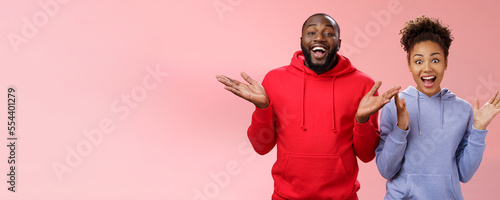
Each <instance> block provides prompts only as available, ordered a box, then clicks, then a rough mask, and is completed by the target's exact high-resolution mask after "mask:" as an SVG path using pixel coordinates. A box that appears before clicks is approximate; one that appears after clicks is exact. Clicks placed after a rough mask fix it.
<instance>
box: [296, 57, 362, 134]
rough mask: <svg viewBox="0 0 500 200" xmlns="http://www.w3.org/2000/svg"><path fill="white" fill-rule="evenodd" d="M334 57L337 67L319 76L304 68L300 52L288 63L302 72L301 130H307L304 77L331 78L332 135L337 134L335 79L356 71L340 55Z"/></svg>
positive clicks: (346, 59) (347, 60)
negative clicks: (336, 60)
mask: <svg viewBox="0 0 500 200" xmlns="http://www.w3.org/2000/svg"><path fill="white" fill-rule="evenodd" d="M336 57H337V59H338V62H337V65H335V66H334V67H333V68H332V69H330V70H328V71H327V72H325V73H322V74H320V75H318V74H316V72H314V71H312V70H311V69H309V68H308V67H307V66H305V64H304V62H305V58H304V53H302V51H297V52H295V54H293V57H292V61H291V62H290V65H291V66H293V67H294V68H295V69H297V70H298V71H301V72H302V125H301V127H302V130H304V131H305V130H307V128H306V127H305V122H304V119H305V84H306V77H307V78H331V79H332V131H333V132H334V133H337V129H336V127H335V98H334V93H335V89H334V88H335V78H337V77H339V76H342V75H345V74H349V73H351V72H354V71H356V70H357V69H356V68H355V67H354V66H352V64H351V61H350V60H349V59H348V58H346V57H344V56H342V55H340V54H339V53H337V54H336Z"/></svg>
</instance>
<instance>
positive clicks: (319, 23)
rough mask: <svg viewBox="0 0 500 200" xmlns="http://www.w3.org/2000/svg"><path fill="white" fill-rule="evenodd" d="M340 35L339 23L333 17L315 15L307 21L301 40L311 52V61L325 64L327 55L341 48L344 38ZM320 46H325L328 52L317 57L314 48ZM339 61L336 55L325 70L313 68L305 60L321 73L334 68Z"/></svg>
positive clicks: (305, 63) (306, 64)
mask: <svg viewBox="0 0 500 200" xmlns="http://www.w3.org/2000/svg"><path fill="white" fill-rule="evenodd" d="M339 35H340V32H339V29H338V26H337V23H336V22H335V21H334V20H333V19H331V18H329V17H327V16H324V15H315V16H312V17H310V18H309V19H308V20H307V21H306V24H305V27H304V28H303V29H302V37H300V42H301V44H302V45H303V46H304V47H305V48H306V50H307V51H308V52H310V53H311V61H312V62H313V63H314V64H324V63H325V62H326V57H327V55H328V54H336V53H337V51H338V49H339V48H340V44H341V42H342V39H340V37H339ZM318 46H319V47H323V48H325V49H326V52H325V53H324V54H323V55H322V56H320V57H315V56H314V52H312V49H313V48H314V47H318ZM337 61H338V60H337V56H336V55H335V56H334V58H333V60H332V61H331V62H330V64H329V65H328V68H326V69H325V70H323V71H315V70H314V69H311V68H310V67H309V64H308V63H307V62H305V61H304V65H305V66H306V67H308V68H309V69H311V70H313V71H314V72H316V74H318V75H319V74H322V73H325V72H327V71H329V70H330V69H332V68H333V67H334V66H335V65H336V64H337Z"/></svg>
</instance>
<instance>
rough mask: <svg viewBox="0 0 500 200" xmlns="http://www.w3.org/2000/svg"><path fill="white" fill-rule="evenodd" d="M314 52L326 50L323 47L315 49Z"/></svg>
mask: <svg viewBox="0 0 500 200" xmlns="http://www.w3.org/2000/svg"><path fill="white" fill-rule="evenodd" d="M312 50H313V51H326V49H325V48H323V47H314V48H313V49H312Z"/></svg>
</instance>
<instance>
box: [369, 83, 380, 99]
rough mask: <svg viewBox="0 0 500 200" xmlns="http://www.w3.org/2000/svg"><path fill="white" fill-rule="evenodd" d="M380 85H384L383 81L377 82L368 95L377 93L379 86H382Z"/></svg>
mask: <svg viewBox="0 0 500 200" xmlns="http://www.w3.org/2000/svg"><path fill="white" fill-rule="evenodd" d="M380 85H382V81H377V82H375V84H374V85H373V87H372V89H371V90H370V91H369V92H368V93H367V95H369V96H373V95H375V92H377V90H378V88H380Z"/></svg>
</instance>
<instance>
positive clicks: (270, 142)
mask: <svg viewBox="0 0 500 200" xmlns="http://www.w3.org/2000/svg"><path fill="white" fill-rule="evenodd" d="M266 85H267V82H266V78H264V81H262V86H263V87H264V89H265V88H266ZM266 92H268V91H267V90H266ZM275 121H276V115H275V114H274V109H273V101H271V99H269V106H268V107H267V108H264V109H261V108H258V107H257V106H255V111H254V112H253V114H252V124H250V127H248V130H247V135H248V139H249V140H250V143H252V146H253V149H254V150H255V151H256V152H257V153H258V154H260V155H264V154H267V153H269V152H270V151H271V150H272V149H273V148H274V146H275V145H276V127H275Z"/></svg>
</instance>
